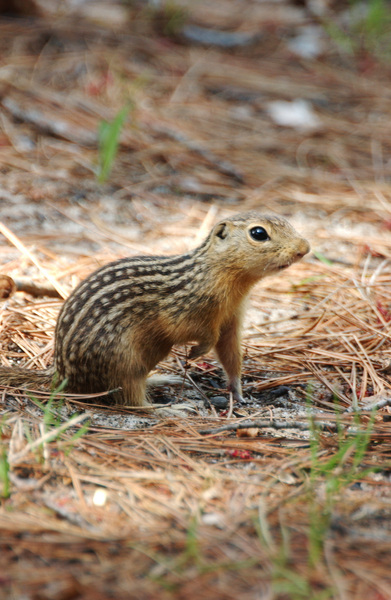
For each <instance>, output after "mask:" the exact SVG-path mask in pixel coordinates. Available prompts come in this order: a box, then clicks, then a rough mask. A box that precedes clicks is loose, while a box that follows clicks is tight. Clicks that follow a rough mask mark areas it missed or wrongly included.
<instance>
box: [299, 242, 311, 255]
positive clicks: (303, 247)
mask: <svg viewBox="0 0 391 600" xmlns="http://www.w3.org/2000/svg"><path fill="white" fill-rule="evenodd" d="M310 250H311V247H310V245H309V243H308V242H307V240H304V239H303V240H301V242H300V246H299V248H298V251H297V253H296V256H297V257H298V258H303V256H305V255H306V254H308V252H309V251H310Z"/></svg>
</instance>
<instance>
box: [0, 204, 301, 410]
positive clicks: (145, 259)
mask: <svg viewBox="0 0 391 600" xmlns="http://www.w3.org/2000/svg"><path fill="white" fill-rule="evenodd" d="M309 249H310V247H309V244H308V242H307V241H306V240H305V239H303V238H302V237H300V235H299V234H298V233H297V232H296V231H295V230H294V229H293V227H292V226H291V225H290V224H289V223H288V222H287V221H286V220H285V219H282V218H281V217H275V216H264V215H261V214H259V213H258V212H247V213H242V214H238V215H235V216H233V217H231V218H228V219H224V220H223V221H221V222H220V223H218V224H217V225H216V226H215V227H214V228H213V229H212V231H211V232H210V234H209V235H208V237H207V238H206V239H205V241H204V242H203V243H202V244H201V245H200V246H199V247H198V248H196V249H195V250H191V251H190V252H187V253H186V254H183V255H181V256H159V257H155V256H154V257H152V256H136V257H130V258H123V259H121V260H117V261H116V262H112V263H110V264H108V265H106V266H104V267H102V268H100V269H98V270H97V271H95V272H94V273H92V275H90V276H89V277H87V279H85V280H84V281H82V282H81V283H80V284H79V285H78V286H77V287H76V289H75V290H74V291H73V292H72V294H71V295H70V297H69V298H68V299H67V300H66V302H65V303H64V305H63V307H62V309H61V311H60V314H59V317H58V320H57V325H56V331H55V353H54V354H55V355H54V365H53V367H51V368H49V369H47V370H46V371H37V372H35V373H34V371H29V370H27V369H21V368H15V369H13V368H8V367H1V368H0V384H3V385H12V386H24V387H27V386H28V385H29V384H30V387H31V384H34V385H37V384H38V385H39V384H41V385H42V384H47V385H48V384H49V382H50V380H51V379H52V378H53V377H54V376H55V378H56V381H61V380H64V379H67V388H66V389H67V391H69V392H74V393H99V392H107V391H108V390H113V389H116V388H121V390H122V391H120V392H117V393H116V394H115V395H114V398H115V401H117V402H119V403H121V404H126V405H129V406H142V405H145V404H147V401H146V398H145V391H146V390H145V388H146V385H147V375H148V373H149V372H150V371H151V369H153V368H154V367H155V366H156V364H157V363H158V362H159V361H160V360H162V359H163V358H164V357H165V356H167V354H168V353H169V352H170V350H171V348H172V346H173V345H174V344H185V343H187V342H196V343H197V345H195V346H194V347H193V348H192V350H191V353H190V357H191V358H196V357H198V356H200V355H202V354H206V353H207V352H208V351H209V350H211V349H212V348H214V349H215V351H216V353H217V356H218V357H219V359H220V361H221V364H222V366H223V367H224V370H225V372H226V374H227V378H228V388H229V390H230V391H232V392H233V396H234V399H235V400H238V399H240V398H241V384H240V373H241V363H242V358H241V348H240V334H241V326H242V318H243V312H244V301H245V300H246V297H247V295H248V293H249V291H250V289H251V288H252V286H253V285H254V284H255V283H256V282H257V281H259V280H260V279H262V278H263V277H265V276H266V275H270V274H272V273H276V272H277V271H279V270H281V269H284V268H286V267H289V265H291V264H292V263H294V262H296V261H298V260H299V259H300V258H302V257H303V256H304V255H305V254H307V252H309Z"/></svg>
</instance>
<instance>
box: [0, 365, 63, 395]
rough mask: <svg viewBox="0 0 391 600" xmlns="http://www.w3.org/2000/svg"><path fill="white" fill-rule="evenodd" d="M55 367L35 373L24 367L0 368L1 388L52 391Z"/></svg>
mask: <svg viewBox="0 0 391 600" xmlns="http://www.w3.org/2000/svg"><path fill="white" fill-rule="evenodd" d="M53 377H54V367H49V368H48V369H43V370H42V371H33V370H30V369H24V368H23V367H0V386H2V387H5V388H17V389H24V390H25V389H29V390H31V391H34V390H41V391H42V390H45V391H50V389H51V388H52V384H53Z"/></svg>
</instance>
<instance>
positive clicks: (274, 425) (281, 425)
mask: <svg viewBox="0 0 391 600" xmlns="http://www.w3.org/2000/svg"><path fill="white" fill-rule="evenodd" d="M317 426H318V427H319V428H320V429H322V431H330V430H331V431H334V432H336V431H338V425H335V424H333V423H330V424H327V423H317ZM250 427H255V428H257V429H265V428H271V429H300V431H310V430H311V425H309V424H308V423H298V422H294V423H287V422H286V421H274V420H267V421H258V420H255V421H245V422H241V423H232V424H230V425H223V426H222V427H216V428H214V429H202V430H201V431H200V432H199V433H200V434H201V435H210V434H216V433H222V432H223V431H237V430H238V429H249V428H250Z"/></svg>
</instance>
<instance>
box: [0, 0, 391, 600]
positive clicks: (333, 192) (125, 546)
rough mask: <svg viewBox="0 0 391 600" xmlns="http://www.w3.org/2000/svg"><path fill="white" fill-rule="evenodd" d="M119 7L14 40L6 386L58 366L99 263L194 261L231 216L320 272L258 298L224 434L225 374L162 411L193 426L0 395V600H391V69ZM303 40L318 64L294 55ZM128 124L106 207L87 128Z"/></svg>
mask: <svg viewBox="0 0 391 600" xmlns="http://www.w3.org/2000/svg"><path fill="white" fill-rule="evenodd" d="M324 4H325V6H326V7H327V9H328V10H330V11H331V12H330V16H333V17H335V18H337V17H338V13H337V12H335V13H333V12H332V11H333V7H332V5H331V3H327V2H326V3H324ZM329 4H330V6H329ZM105 6H106V5H105V3H104V2H102V3H97V5H96V7H95V9H96V11H97V12H96V13H95V14H94V19H93V20H89V19H88V17H86V16H85V15H84V16H80V15H79V16H78V17H76V16H75V15H72V12H71V11H70V12H69V14H68V13H67V12H66V11H65V14H56V15H53V14H49V13H47V14H46V13H45V14H44V16H43V18H42V19H39V20H38V21H36V22H34V24H33V25H31V24H30V23H29V22H28V21H25V20H23V19H22V20H20V19H19V20H7V19H2V20H0V56H1V61H2V64H1V68H0V118H1V132H0V162H1V173H0V185H1V190H0V194H1V197H0V206H1V219H0V220H1V223H2V224H1V232H2V237H1V244H0V263H1V265H2V267H1V272H2V273H3V274H4V275H7V276H11V277H12V278H13V280H14V281H15V287H16V288H17V289H19V290H23V289H24V290H25V292H22V291H15V290H14V289H13V287H12V285H13V284H12V283H11V284H10V282H9V280H8V286H9V285H11V287H10V288H8V291H9V292H10V297H9V299H5V300H3V302H2V304H1V306H0V319H1V330H0V345H1V349H2V353H1V360H2V364H6V365H9V364H15V363H20V364H24V365H27V366H28V367H29V368H34V369H40V368H44V367H45V366H46V365H48V364H49V363H50V362H51V359H52V347H53V346H52V341H53V331H54V325H55V320H56V316H57V314H58V310H59V307H60V305H61V302H62V300H61V298H63V297H66V296H67V295H68V293H69V292H70V290H71V289H72V288H73V287H74V286H75V285H76V283H77V282H78V281H79V280H80V279H82V278H83V277H85V276H86V275H87V274H88V273H90V272H91V271H92V270H93V269H95V268H96V267H97V266H99V265H101V264H103V263H104V262H107V261H109V260H112V259H114V258H116V257H118V256H124V255H127V254H137V253H164V254H166V253H171V254H172V253H180V252H183V251H184V250H185V249H187V248H189V247H191V246H194V245H196V244H197V243H199V242H200V240H201V239H202V238H203V237H204V236H205V235H206V233H207V232H208V230H209V228H210V227H211V225H212V224H213V223H214V222H215V221H216V220H217V219H218V218H220V217H222V216H224V215H229V214H232V213H234V212H237V211H239V210H247V209H250V208H255V207H256V208H260V207H263V208H264V210H265V211H266V212H270V211H276V212H278V213H279V214H283V215H284V216H286V217H288V218H289V219H290V220H292V222H293V223H294V224H295V226H296V227H297V228H298V229H299V230H300V231H301V232H302V233H303V234H304V235H305V236H306V237H308V238H309V240H310V242H311V245H312V247H313V249H314V254H313V255H312V256H310V257H307V258H306V259H305V261H303V262H302V263H300V264H297V265H294V266H293V267H291V268H290V269H289V270H288V271H287V272H286V273H284V274H282V275H281V276H279V277H278V278H277V277H276V278H273V279H269V280H267V281H265V282H264V283H263V284H262V285H261V286H259V287H258V288H257V289H256V290H255V291H254V293H253V294H252V297H251V303H250V306H249V312H248V316H247V319H246V332H245V339H244V349H245V361H244V369H243V382H244V392H245V395H246V398H247V399H248V404H246V405H243V406H240V407H231V409H229V408H228V415H227V412H219V411H218V410H216V409H209V408H205V406H204V399H205V396H206V397H208V398H210V397H213V396H216V395H219V394H222V393H224V383H223V380H222V378H221V371H220V369H219V366H218V364H217V362H216V361H215V359H214V357H213V356H208V357H205V359H204V360H203V361H199V362H197V363H194V364H192V365H191V366H190V368H189V370H186V373H185V375H184V377H185V376H186V375H190V377H191V380H192V381H191V382H190V383H189V381H188V385H186V386H185V385H183V386H182V387H181V386H180V387H179V388H171V389H168V390H166V391H165V394H166V396H168V397H169V398H170V399H172V400H178V402H179V403H182V402H183V401H186V402H188V403H190V404H191V405H192V406H193V409H194V412H190V413H188V414H187V416H183V415H182V416H180V417H178V418H171V419H168V418H167V419H157V418H155V417H154V415H153V414H151V413H150V412H148V413H147V412H144V413H141V414H140V413H137V414H135V412H134V411H132V410H126V409H121V410H116V409H115V408H113V407H107V408H105V407H99V406H95V405H94V404H93V398H90V399H89V402H86V401H85V400H86V399H83V398H66V399H65V400H64V401H63V402H62V403H61V405H60V406H58V405H57V404H53V403H52V404H50V405H49V408H47V409H46V410H45V411H44V412H43V411H42V410H41V408H40V407H41V406H42V402H46V401H47V398H45V397H44V396H42V395H39V394H34V396H33V397H26V394H23V393H21V392H20V391H14V392H13V393H12V394H10V393H9V391H8V392H7V391H6V390H4V391H2V396H1V399H0V409H1V438H0V469H1V480H0V481H1V483H2V495H3V498H2V503H1V506H0V597H1V598H2V597H4V598H21V597H23V598H29V599H30V598H31V599H34V600H35V599H39V600H41V599H49V598H50V599H55V600H63V599H64V600H65V599H68V598H75V599H76V598H91V599H92V598H94V599H100V598H102V599H103V598H104V599H106V598H119V599H121V598H124V599H125V598H126V599H128V598H137V599H139V598H151V599H152V598H163V599H164V598H173V597H175V598H194V597H197V598H219V599H225V598H227V599H231V598H232V599H234V598H235V599H236V598H239V597H240V598H244V599H246V598H249V599H253V598H308V599H311V600H313V599H316V598H328V597H330V598H334V597H335V598H341V599H350V598H368V600H372V599H373V600H381V599H383V598H384V599H386V598H391V592H390V589H391V581H390V579H391V577H390V573H389V564H390V560H391V551H390V548H391V543H390V542H391V531H390V526H389V523H390V496H391V492H390V480H389V466H390V450H391V447H390V433H391V425H390V399H391V389H390V386H391V344H390V341H391V302H390V285H391V268H390V264H389V259H390V255H391V236H390V227H391V226H390V223H391V204H390V202H391V188H390V184H389V181H390V164H389V161H388V156H389V151H390V139H391V135H390V134H391V131H390V129H391V125H390V121H389V98H390V69H389V65H388V64H387V63H383V62H382V61H381V60H380V59H379V58H378V57H376V56H375V55H374V54H371V53H369V52H368V51H367V54H365V51H364V50H365V48H361V49H357V52H356V54H355V55H353V56H348V55H346V54H344V53H343V52H342V51H341V49H340V48H338V47H336V46H335V44H333V43H332V42H331V41H330V39H329V38H328V37H327V36H326V35H325V33H324V29H323V28H322V27H321V24H320V23H319V21H318V20H317V18H316V17H314V15H313V14H312V13H311V11H310V9H309V8H308V7H307V6H306V7H305V8H304V7H298V6H297V5H295V4H294V3H290V2H281V3H274V2H273V3H270V4H269V3H267V2H266V3H258V2H254V3H253V2H245V3H238V2H236V1H234V0H232V1H229V0H222V1H221V2H217V3H213V7H211V6H209V5H208V6H206V4H205V3H204V2H200V3H196V4H194V6H193V4H192V5H191V6H189V5H188V3H184V8H185V9H186V10H184V11H182V8H183V7H182V8H181V6H179V7H178V13H175V14H171V13H170V14H167V13H165V12H164V10H162V11H160V10H155V13H154V12H153V10H152V9H151V11H148V10H146V9H145V8H143V7H140V6H133V5H132V6H129V7H127V8H124V7H123V6H119V5H118V6H117V5H116V4H115V3H112V6H111V11H109V13H103V12H102V11H103V10H104V8H105ZM243 7H244V9H243ZM124 11H125V13H126V15H125V17H124V18H125V19H126V20H125V21H123V20H122V19H123V15H124ZM126 11H127V12H126ZM102 15H104V16H102ZM116 15H117V17H118V15H120V17H121V18H119V17H118V19H119V20H118V19H117V21H116ZM175 15H177V16H179V17H180V19H177V21H176V22H177V23H179V25H178V27H179V30H175V31H174V32H173V31H172V30H170V28H169V27H168V26H167V22H169V23H171V24H172V19H173V18H174V17H175ZM239 15H240V19H239ZM168 17H169V18H168ZM170 19H171V20H170ZM239 21H240V25H238V23H239ZM183 22H185V23H188V24H193V25H197V26H199V27H200V26H202V27H209V29H212V30H218V31H229V30H232V29H233V30H237V31H238V33H246V35H247V34H249V35H250V36H253V37H252V38H251V39H252V45H251V46H246V45H244V46H239V47H234V48H230V49H222V48H220V47H219V46H218V45H217V44H214V42H213V38H212V41H210V42H209V43H208V45H207V46H205V45H202V44H197V43H190V42H189V41H188V39H187V38H186V35H185V30H181V29H180V27H181V23H183ZM124 23H125V25H124ZM308 24H312V25H314V24H315V25H317V26H319V28H320V29H319V31H320V33H319V35H320V36H321V37H322V44H323V51H322V53H321V54H320V55H319V56H318V57H317V58H310V59H308V58H303V57H300V56H298V55H295V54H294V53H293V52H292V50H291V47H290V45H289V42H290V40H291V38H294V37H295V36H297V35H298V32H299V31H300V30H301V28H302V27H305V26H306V25H308ZM167 27H168V28H167ZM259 34H261V35H259ZM240 39H241V38H240ZM300 98H301V99H303V98H304V99H305V100H307V101H308V102H310V104H311V106H312V108H313V110H314V112H315V113H316V115H317V118H318V125H317V126H316V127H315V129H313V130H305V131H303V130H300V129H297V128H295V127H281V126H278V125H276V123H275V122H274V121H273V120H272V119H271V117H270V112H268V109H267V106H268V104H269V103H271V102H274V101H276V100H284V101H287V102H293V101H295V100H297V99H300ZM125 102H129V106H130V107H131V108H130V112H129V117H128V120H127V122H126V125H125V126H124V128H123V130H122V133H121V139H120V148H119V153H118V156H117V159H116V161H115V164H114V167H113V171H112V174H111V176H110V179H109V180H108V182H106V183H105V184H104V185H100V184H98V182H97V179H96V176H95V171H96V167H97V155H98V148H97V139H98V138H97V131H98V127H99V123H100V122H101V120H102V119H106V120H110V119H112V118H113V117H114V116H115V115H116V114H117V113H118V111H119V110H120V109H121V108H122V107H123V106H124V104H125ZM27 284H28V285H29V286H30V287H29V288H27V287H26V286H27ZM32 285H33V286H35V287H34V288H31V286H32ZM43 288H45V289H43ZM48 288H50V289H51V290H52V291H53V290H55V292H53V294H54V297H49V296H47V295H45V294H47V291H48ZM45 290H46V291H45ZM26 291H28V292H29V293H26ZM42 294H43V295H42ZM56 295H57V297H56ZM183 358H184V349H183V348H178V349H176V351H175V357H172V358H170V359H169V360H167V361H166V362H165V363H164V364H162V365H161V368H162V369H165V370H171V371H174V372H175V373H177V374H178V373H183V370H182V366H183V361H182V359H183ZM181 361H182V362H181ZM192 382H193V383H194V384H195V386H196V387H194V385H193V383H192ZM373 407H375V408H376V409H377V410H376V414H375V415H374V417H371V413H370V411H371V409H372V408H373ZM75 411H77V413H78V415H75V414H74V413H75ZM309 412H310V413H311V415H312V418H313V422H314V423H315V424H316V425H314V426H312V427H315V426H316V431H315V432H314V431H312V432H311V431H310V429H311V423H310V419H309V417H308V413H309ZM355 412H356V413H358V417H357V416H354V413H355ZM43 415H45V416H43ZM72 415H73V416H72ZM72 419H73V420H72ZM86 424H88V429H86V428H85V427H86ZM238 425H240V426H241V427H244V430H243V429H238V427H237V426H238ZM250 425H252V427H250ZM294 425H296V427H294ZM366 431H368V432H369V433H368V435H367V437H366V433H365V432H366ZM53 432H54V433H55V434H56V435H55V439H53V435H54V434H53ZM310 438H311V439H316V440H317V441H316V445H313V444H312V446H311V444H310ZM349 440H350V441H349ZM354 440H356V442H354ZM357 440H358V441H357ZM361 451H362V454H360V452H361ZM333 461H335V462H333ZM8 466H9V469H8Z"/></svg>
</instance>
